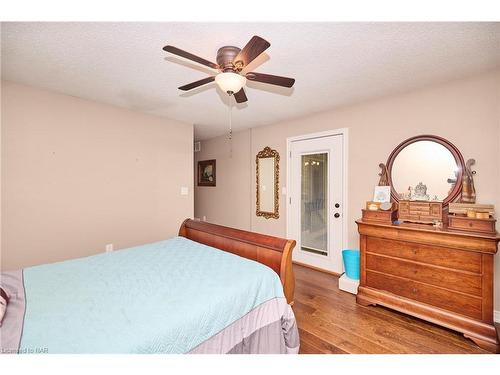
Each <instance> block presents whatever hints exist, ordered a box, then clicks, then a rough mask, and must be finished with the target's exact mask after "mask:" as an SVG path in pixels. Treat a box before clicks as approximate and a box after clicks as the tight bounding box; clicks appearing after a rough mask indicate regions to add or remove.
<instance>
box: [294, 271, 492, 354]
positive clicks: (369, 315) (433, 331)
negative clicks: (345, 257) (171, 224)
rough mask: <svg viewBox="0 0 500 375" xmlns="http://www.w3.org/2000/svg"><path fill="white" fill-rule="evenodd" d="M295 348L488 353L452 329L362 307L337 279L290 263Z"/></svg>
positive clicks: (302, 350) (304, 350)
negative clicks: (296, 332)
mask: <svg viewBox="0 0 500 375" xmlns="http://www.w3.org/2000/svg"><path fill="white" fill-rule="evenodd" d="M294 271H295V278H296V287H295V304H294V306H293V310H294V312H295V316H296V319H297V323H298V327H299V333H300V353H303V354H312V353H317V354H320V353H332V354H333V353H335V354H336V353H339V354H346V353H357V354H362V353H363V354H366V353H389V354H390V353H429V354H432V353H488V352H486V351H485V350H483V349H481V348H479V347H478V346H476V345H475V344H474V343H473V342H472V341H470V340H468V339H466V338H464V337H463V335H461V334H459V333H458V332H455V331H452V330H448V329H446V328H443V327H440V326H437V325H434V324H431V323H427V322H425V321H423V320H420V319H416V318H413V317H410V316H408V315H405V314H401V313H398V312H396V311H393V310H389V309H386V308H383V307H379V306H368V307H363V306H360V305H357V304H356V297H355V296H354V295H352V294H350V293H347V292H343V291H341V290H339V288H338V278H337V277H336V276H332V275H329V274H326V273H323V272H319V271H316V270H312V269H310V268H306V267H303V266H299V265H294Z"/></svg>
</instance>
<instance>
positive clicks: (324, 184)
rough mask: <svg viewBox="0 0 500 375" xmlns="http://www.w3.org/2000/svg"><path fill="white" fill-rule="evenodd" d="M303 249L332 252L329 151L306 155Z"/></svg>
mask: <svg viewBox="0 0 500 375" xmlns="http://www.w3.org/2000/svg"><path fill="white" fill-rule="evenodd" d="M301 163H302V164H301V171H302V173H301V202H300V203H301V216H300V220H301V223H300V228H301V241H300V242H301V248H302V250H304V251H308V252H311V253H315V254H320V255H328V215H327V213H328V207H327V205H328V201H327V197H328V154H327V153H321V154H311V155H302V160H301Z"/></svg>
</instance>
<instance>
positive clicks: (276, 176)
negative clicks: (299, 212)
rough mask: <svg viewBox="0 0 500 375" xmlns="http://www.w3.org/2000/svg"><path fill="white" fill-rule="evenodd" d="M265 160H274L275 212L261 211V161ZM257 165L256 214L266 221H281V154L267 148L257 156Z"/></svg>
mask: <svg viewBox="0 0 500 375" xmlns="http://www.w3.org/2000/svg"><path fill="white" fill-rule="evenodd" d="M264 158H274V184H273V186H274V212H267V211H261V210H260V193H259V191H260V189H259V185H260V184H259V182H260V180H259V159H264ZM255 164H256V167H255V168H256V180H257V185H256V191H257V192H256V195H257V201H256V210H255V214H256V215H257V216H263V217H265V218H266V219H271V218H272V219H279V217H280V213H279V210H280V204H279V197H280V192H279V181H280V154H279V153H278V151H276V150H273V149H271V148H270V147H268V146H266V147H264V149H263V150H262V151H259V153H258V154H257V156H256V157H255Z"/></svg>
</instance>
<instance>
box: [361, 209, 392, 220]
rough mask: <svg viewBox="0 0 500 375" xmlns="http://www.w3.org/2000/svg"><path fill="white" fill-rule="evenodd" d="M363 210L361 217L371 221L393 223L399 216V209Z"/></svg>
mask: <svg viewBox="0 0 500 375" xmlns="http://www.w3.org/2000/svg"><path fill="white" fill-rule="evenodd" d="M361 211H362V212H363V215H362V217H361V219H362V220H363V221H371V222H375V223H385V224H392V222H393V221H396V220H397V218H398V211H397V210H387V211H384V210H377V211H372V210H364V209H363V210H361Z"/></svg>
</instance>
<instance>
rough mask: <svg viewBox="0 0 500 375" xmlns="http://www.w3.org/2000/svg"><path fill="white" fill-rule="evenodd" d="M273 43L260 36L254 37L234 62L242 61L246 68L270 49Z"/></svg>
mask: <svg viewBox="0 0 500 375" xmlns="http://www.w3.org/2000/svg"><path fill="white" fill-rule="evenodd" d="M270 45H271V43H269V42H268V41H267V40H265V39H262V38H261V37H260V36H257V35H254V36H253V37H252V39H250V41H249V42H248V43H247V45H246V46H245V47H243V49H242V50H241V51H240V53H238V56H236V58H235V59H234V62H235V63H236V62H237V61H242V62H243V65H244V66H247V65H248V64H250V63H251V62H252V61H253V60H254V59H255V58H256V57H257V56H259V55H260V54H261V53H262V52H264V51H265V50H266V49H268V48H269V46H270Z"/></svg>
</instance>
